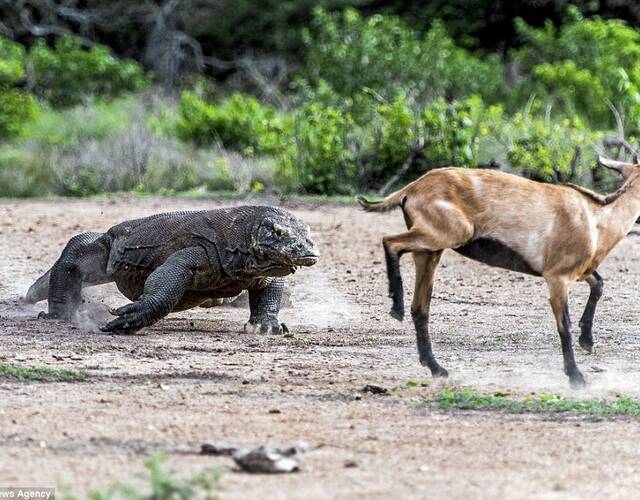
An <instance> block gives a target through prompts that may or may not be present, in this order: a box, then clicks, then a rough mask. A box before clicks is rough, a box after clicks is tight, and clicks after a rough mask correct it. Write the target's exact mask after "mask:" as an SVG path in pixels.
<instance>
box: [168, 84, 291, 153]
mask: <svg viewBox="0 0 640 500" xmlns="http://www.w3.org/2000/svg"><path fill="white" fill-rule="evenodd" d="M291 127H292V123H291V120H289V119H288V117H287V116H286V115H285V114H284V113H280V112H278V111H276V110H275V109H274V108H272V107H270V106H267V105H263V104H261V103H260V102H259V101H258V100H257V99H256V98H255V97H252V96H248V95H244V94H239V93H235V94H233V95H232V96H231V97H229V98H227V99H224V100H223V101H221V102H219V103H216V104H210V103H208V102H206V101H204V100H203V99H201V98H200V97H198V96H197V95H195V94H194V93H192V92H183V93H182V96H181V98H180V104H179V107H178V120H177V122H176V133H177V135H178V137H180V138H181V139H183V140H191V141H194V142H195V143H197V144H200V145H204V144H211V143H214V142H219V143H220V144H221V145H222V146H224V147H226V148H229V149H233V150H236V151H243V152H246V153H248V154H252V153H256V154H273V153H278V152H280V151H282V150H283V149H284V148H286V138H287V137H290V136H291Z"/></svg>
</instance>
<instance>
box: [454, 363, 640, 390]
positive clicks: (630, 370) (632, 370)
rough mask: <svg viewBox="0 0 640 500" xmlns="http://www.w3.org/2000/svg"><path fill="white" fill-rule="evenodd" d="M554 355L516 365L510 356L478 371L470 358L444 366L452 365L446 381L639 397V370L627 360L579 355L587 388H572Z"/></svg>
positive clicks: (494, 387)
mask: <svg viewBox="0 0 640 500" xmlns="http://www.w3.org/2000/svg"><path fill="white" fill-rule="evenodd" d="M521 354H522V353H520V354H519V355H521ZM554 354H556V353H549V354H548V355H547V354H546V353H545V354H540V353H539V354H538V356H536V358H535V359H531V360H527V361H528V362H526V363H524V364H523V365H522V366H519V367H515V365H516V364H517V363H518V361H524V360H518V359H517V357H516V356H511V357H510V360H507V359H505V360H504V361H502V360H501V361H500V362H498V363H496V364H495V365H494V364H493V362H492V363H490V365H491V366H488V365H487V366H486V367H485V370H484V371H480V372H478V371H477V368H478V366H477V365H476V364H475V363H469V360H467V361H462V362H461V363H460V364H458V366H455V365H452V366H448V365H445V366H447V368H453V369H450V370H449V373H450V375H451V377H450V379H449V380H448V382H447V383H448V384H449V383H450V384H454V385H456V384H457V385H463V386H469V387H473V388H474V389H476V390H478V391H479V392H493V391H495V392H507V393H514V394H531V393H535V394H560V395H561V396H564V397H568V398H571V399H610V398H613V397H615V396H617V395H625V396H632V397H640V371H638V368H637V367H634V366H633V365H631V364H630V363H628V362H624V361H622V360H620V359H616V358H610V357H609V356H607V357H606V359H605V358H600V357H599V358H598V359H597V360H596V359H594V358H593V357H592V356H588V355H584V356H580V357H579V358H582V359H578V367H579V368H580V370H581V371H582V373H583V375H584V376H585V379H586V381H587V387H586V388H585V389H582V390H575V389H572V388H571V387H570V385H569V378H568V377H567V376H566V375H565V374H564V371H563V369H562V358H561V355H560V354H559V353H558V354H557V356H559V358H558V359H555V356H554ZM492 361H493V360H492ZM470 365H471V366H470Z"/></svg>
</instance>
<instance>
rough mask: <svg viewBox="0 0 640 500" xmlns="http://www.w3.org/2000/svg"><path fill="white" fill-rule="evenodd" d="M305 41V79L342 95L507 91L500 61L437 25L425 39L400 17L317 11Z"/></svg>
mask: <svg viewBox="0 0 640 500" xmlns="http://www.w3.org/2000/svg"><path fill="white" fill-rule="evenodd" d="M303 39H304V42H305V45H306V49H307V55H306V64H305V70H304V73H303V76H304V78H305V79H307V80H308V81H309V85H311V86H312V87H317V86H320V85H322V84H328V85H329V86H330V87H331V88H332V89H333V90H334V91H335V92H337V93H338V94H339V95H342V96H347V97H351V98H353V97H354V96H356V95H357V94H358V93H360V92H362V90H363V89H366V90H368V91H370V92H373V93H375V94H377V95H379V96H381V97H382V98H383V99H384V100H386V101H392V100H393V98H394V97H395V96H396V95H397V94H406V93H408V94H409V95H410V96H411V97H412V98H415V99H417V100H425V99H427V100H428V99H434V98H437V97H445V96H446V97H448V98H457V97H464V96H466V95H469V94H472V93H479V94H481V95H483V96H484V97H485V98H487V99H494V98H495V97H496V96H497V95H498V94H500V92H501V91H502V87H503V78H502V67H501V65H500V63H499V61H498V59H497V58H495V57H493V56H492V57H488V58H485V59H484V60H483V59H480V58H478V57H476V56H474V55H473V54H471V53H470V52H468V51H467V50H465V49H463V48H461V47H458V46H456V44H455V43H454V41H453V40H452V38H451V37H450V36H449V35H448V34H447V32H446V29H445V28H444V25H443V24H442V23H440V22H438V21H436V22H434V23H433V24H432V26H431V28H430V29H429V31H428V32H427V33H426V34H425V35H424V36H421V35H420V34H419V33H418V32H417V31H415V30H413V29H412V28H410V27H409V26H408V25H406V24H405V23H404V22H403V21H402V20H400V18H398V17H395V16H383V15H374V16H370V17H363V16H361V15H360V14H359V13H358V12H357V11H356V10H353V9H347V10H345V11H343V12H338V13H328V12H326V11H324V10H322V9H320V8H318V9H316V10H315V13H314V19H313V23H312V26H311V29H310V30H306V31H305V32H304V33H303ZM302 85H303V86H304V84H302Z"/></svg>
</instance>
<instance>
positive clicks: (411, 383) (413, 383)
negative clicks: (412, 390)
mask: <svg viewBox="0 0 640 500" xmlns="http://www.w3.org/2000/svg"><path fill="white" fill-rule="evenodd" d="M404 385H405V387H429V386H430V385H431V380H407V381H406V382H405V383H404Z"/></svg>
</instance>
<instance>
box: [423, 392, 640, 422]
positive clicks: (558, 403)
mask: <svg viewBox="0 0 640 500" xmlns="http://www.w3.org/2000/svg"><path fill="white" fill-rule="evenodd" d="M434 403H435V405H436V406H437V407H438V408H442V409H445V410H448V409H458V410H500V411H504V412H507V413H578V414H584V415H595V416H604V417H613V416H617V415H631V416H640V400H637V399H633V398H630V397H625V396H621V397H618V398H616V399H614V400H613V401H606V400H593V399H580V400H574V399H569V398H564V397H562V396H559V395H557V394H542V395H539V396H528V397H526V398H525V399H522V400H520V399H513V398H511V397H509V394H507V393H496V394H482V393H478V392H476V391H474V390H473V389H468V388H461V389H456V388H454V389H445V390H444V391H442V393H441V394H440V395H439V396H438V397H437V398H436V399H435V401H434Z"/></svg>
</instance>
